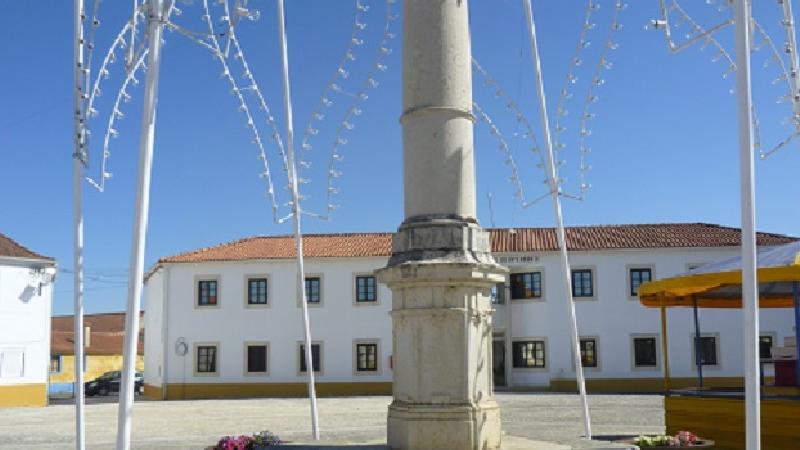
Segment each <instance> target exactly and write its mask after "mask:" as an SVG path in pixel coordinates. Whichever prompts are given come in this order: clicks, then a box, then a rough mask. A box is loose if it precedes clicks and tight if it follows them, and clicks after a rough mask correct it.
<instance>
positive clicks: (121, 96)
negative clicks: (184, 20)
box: [81, 0, 177, 192]
mask: <svg viewBox="0 0 800 450" xmlns="http://www.w3.org/2000/svg"><path fill="white" fill-rule="evenodd" d="M144 7H145V6H144V4H141V5H137V8H136V10H135V13H134V16H133V17H131V19H129V20H128V21H127V22H126V23H125V25H124V26H123V27H122V29H121V30H120V31H119V33H117V35H116V37H115V38H114V40H113V41H112V43H111V45H110V46H109V48H108V50H107V51H106V54H105V57H104V58H103V61H102V63H101V64H100V68H99V70H98V71H97V75H96V76H95V77H94V80H93V81H92V78H91V66H90V65H91V62H90V61H91V56H89V55H91V53H92V51H93V49H94V47H95V45H94V42H93V39H94V34H95V31H96V29H97V28H99V26H100V21H99V19H98V12H99V0H96V1H95V3H94V7H93V14H92V24H91V25H92V27H91V29H92V32H91V33H90V38H89V41H88V42H87V44H86V47H87V49H88V51H87V64H86V67H85V68H84V74H85V82H84V83H85V86H87V87H88V86H90V85H91V86H92V88H91V90H90V91H89V93H88V94H84V96H83V98H84V100H85V106H84V107H83V108H82V116H83V119H82V121H81V122H82V126H83V129H82V134H83V151H82V155H81V160H82V162H83V164H84V166H85V167H87V168H88V167H89V157H90V151H89V150H90V141H91V139H90V138H91V135H92V132H91V119H92V118H95V117H97V116H99V111H98V109H97V107H96V106H95V103H96V100H97V98H98V97H100V96H101V94H102V90H101V83H102V82H103V81H105V80H108V79H109V78H110V76H111V69H112V66H113V65H114V63H115V62H116V61H117V53H118V52H120V51H123V50H124V49H126V48H128V50H132V48H131V47H132V46H131V42H130V41H126V39H125V35H126V34H130V33H132V31H131V30H132V29H133V28H134V27H135V26H136V24H137V23H138V21H137V20H136V18H137V17H138V16H142V17H143V15H144V14H143V8H144ZM175 11H177V8H175V7H174V4H172V5H171V6H170V7H169V8H168V10H167V18H169V17H170V16H171V15H172V14H173V13H174V12H175ZM142 22H144V21H142ZM135 33H136V31H135V30H134V31H133V34H130V35H131V36H133V35H135ZM147 53H148V49H147V48H145V47H144V43H142V44H141V45H140V47H139V48H138V49H137V50H135V51H131V52H129V54H132V55H133V56H134V58H135V59H134V60H133V62H132V64H130V65H126V66H125V68H124V69H125V78H124V80H123V82H122V84H121V85H120V88H119V89H118V90H117V94H116V97H115V101H114V103H113V107H112V108H111V111H110V112H109V113H108V120H107V126H106V129H105V132H104V138H103V148H102V150H103V151H102V157H101V161H100V165H99V166H100V170H99V174H98V175H96V176H86V177H85V180H86V181H87V182H88V183H89V185H90V186H92V187H94V188H95V189H97V190H98V191H100V192H104V191H105V182H106V180H107V179H109V178H111V177H112V174H111V172H110V171H109V170H108V160H109V158H110V156H111V148H110V147H111V139H112V138H116V137H118V136H119V132H118V131H117V129H116V128H114V124H115V123H116V121H117V120H119V119H121V118H122V117H123V116H124V114H123V112H122V104H123V103H128V102H129V101H130V100H131V95H130V93H129V92H128V88H129V86H130V85H131V84H133V85H134V86H135V85H138V84H139V80H138V79H137V78H136V75H137V73H139V72H140V71H144V70H145V56H146V55H147Z"/></svg>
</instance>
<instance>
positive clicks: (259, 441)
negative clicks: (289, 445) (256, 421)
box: [206, 431, 283, 450]
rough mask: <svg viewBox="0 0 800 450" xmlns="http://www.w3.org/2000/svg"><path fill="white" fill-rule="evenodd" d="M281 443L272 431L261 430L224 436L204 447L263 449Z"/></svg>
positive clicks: (209, 448) (214, 449)
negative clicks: (214, 443) (251, 433)
mask: <svg viewBox="0 0 800 450" xmlns="http://www.w3.org/2000/svg"><path fill="white" fill-rule="evenodd" d="M282 443H283V441H281V439H280V438H279V437H278V436H277V435H275V434H273V433H272V432H270V431H261V432H259V433H254V434H253V435H248V434H243V435H241V436H225V437H223V438H222V439H220V440H219V442H217V444H216V445H210V446H208V447H206V450H263V449H266V448H267V447H272V446H275V445H279V444H282Z"/></svg>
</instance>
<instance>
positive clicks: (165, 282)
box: [161, 265, 169, 400]
mask: <svg viewBox="0 0 800 450" xmlns="http://www.w3.org/2000/svg"><path fill="white" fill-rule="evenodd" d="M162 267H163V274H162V275H163V276H162V282H161V340H162V341H163V345H164V350H163V352H162V354H161V368H162V370H161V400H167V394H168V393H169V391H168V384H167V380H168V379H167V375H168V374H169V371H168V370H167V363H168V362H169V354H168V353H167V347H168V343H169V336H167V331H168V327H167V322H168V321H169V307H168V303H167V296H168V294H169V266H167V265H164V266H162Z"/></svg>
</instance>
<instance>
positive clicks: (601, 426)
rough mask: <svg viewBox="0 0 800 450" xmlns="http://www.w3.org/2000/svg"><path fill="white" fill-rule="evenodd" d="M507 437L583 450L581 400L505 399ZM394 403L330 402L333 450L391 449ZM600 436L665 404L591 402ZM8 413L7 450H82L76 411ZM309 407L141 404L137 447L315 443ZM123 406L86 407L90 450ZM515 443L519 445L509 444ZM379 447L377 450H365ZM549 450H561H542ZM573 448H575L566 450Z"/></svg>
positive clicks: (323, 404)
mask: <svg viewBox="0 0 800 450" xmlns="http://www.w3.org/2000/svg"><path fill="white" fill-rule="evenodd" d="M497 400H498V403H500V407H501V411H502V412H501V414H502V421H503V431H504V433H506V434H508V435H511V436H520V437H525V438H529V439H535V440H537V441H550V442H554V443H560V444H566V445H567V446H568V447H575V448H582V447H586V446H587V445H588V444H586V443H585V442H582V441H581V439H580V434H581V432H582V422H581V418H580V409H579V402H578V397H577V396H576V395H567V394H520V393H498V395H497ZM390 401H391V399H390V398H389V397H351V398H322V399H320V400H319V410H320V429H321V430H322V436H323V440H324V443H325V444H328V445H341V444H362V445H354V446H352V447H351V448H355V449H360V450H365V449H368V448H380V446H377V447H376V446H375V444H380V443H382V442H385V429H386V407H387V405H388V404H389V402H390ZM589 402H590V405H591V413H592V419H593V431H594V433H595V435H602V434H614V435H620V434H638V433H640V432H645V433H661V432H663V431H664V412H663V397H661V396H656V395H595V396H591V397H590V400H589ZM61 403H62V404H58V405H53V406H49V407H47V408H15V409H0V448H2V449H61V448H63V449H67V448H74V427H75V425H74V411H75V409H74V406H72V405H69V404H63V402H61ZM308 416H309V406H308V401H307V400H304V399H247V400H192V401H169V402H156V401H138V400H137V402H136V404H135V407H134V419H133V423H134V426H133V440H134V442H133V447H134V448H136V449H153V448H158V449H160V448H168V449H196V448H203V447H204V445H208V444H211V443H213V442H215V440H216V439H218V438H219V437H220V436H223V435H228V434H236V433H250V432H254V431H259V430H264V429H268V430H270V431H273V432H275V433H277V434H278V435H279V436H281V438H282V439H284V440H289V441H295V442H308V440H309V429H310V421H309V417H308ZM116 423H117V404H116V403H113V402H103V403H95V402H92V403H91V404H88V405H87V407H86V432H87V448H90V449H111V448H114V444H115V436H116ZM508 441H509V442H511V441H512V440H511V439H509V440H508ZM365 444H372V445H365ZM541 448H559V446H542V447H541ZM560 448H567V447H560Z"/></svg>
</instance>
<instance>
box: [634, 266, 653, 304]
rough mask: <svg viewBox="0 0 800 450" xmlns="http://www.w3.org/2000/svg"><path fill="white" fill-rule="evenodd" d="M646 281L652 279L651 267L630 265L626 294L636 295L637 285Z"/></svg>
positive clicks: (637, 291)
mask: <svg viewBox="0 0 800 450" xmlns="http://www.w3.org/2000/svg"><path fill="white" fill-rule="evenodd" d="M648 281H653V269H652V268H651V267H631V268H630V269H628V295H630V296H631V297H636V296H638V295H639V286H641V285H642V283H647V282H648Z"/></svg>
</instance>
